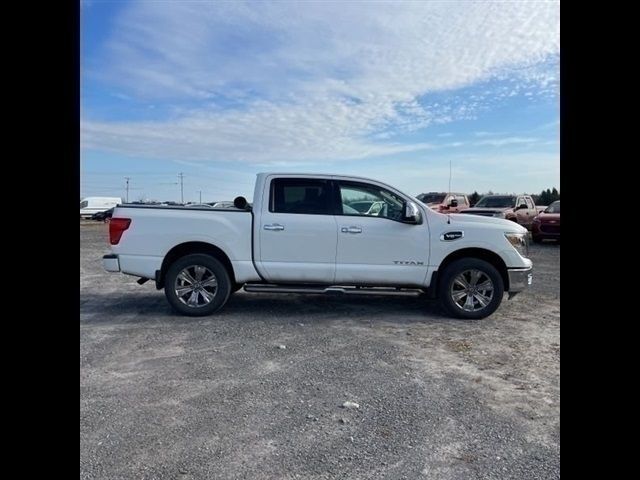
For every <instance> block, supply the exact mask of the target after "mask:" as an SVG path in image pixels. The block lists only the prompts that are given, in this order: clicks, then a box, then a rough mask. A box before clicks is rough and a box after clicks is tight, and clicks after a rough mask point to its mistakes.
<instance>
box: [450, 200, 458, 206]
mask: <svg viewBox="0 0 640 480" xmlns="http://www.w3.org/2000/svg"><path fill="white" fill-rule="evenodd" d="M449 205H451V206H452V207H457V206H458V199H457V198H454V199H453V200H451V201H450V202H449Z"/></svg>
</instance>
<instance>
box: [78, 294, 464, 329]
mask: <svg viewBox="0 0 640 480" xmlns="http://www.w3.org/2000/svg"><path fill="white" fill-rule="evenodd" d="M80 315H81V319H82V323H85V324H89V323H91V324H96V323H104V324H108V323H122V321H123V320H124V321H126V322H134V323H137V322H163V321H171V322H176V321H177V322H181V323H189V322H194V321H198V320H201V319H209V320H211V319H220V320H225V319H226V320H229V319H232V320H237V319H240V320H243V321H246V320H247V319H249V320H253V319H255V320H260V321H262V322H273V323H283V322H286V323H289V322H293V321H295V322H305V323H307V322H313V323H317V322H324V321H335V320H342V319H356V320H360V321H362V320H365V321H371V322H373V321H386V322H389V321H390V322H397V323H416V322H438V323H439V322H442V321H447V322H450V321H460V320H455V319H452V318H450V317H448V316H447V315H446V314H445V313H444V312H443V310H442V309H441V307H440V305H439V304H438V302H437V301H435V300H430V299H427V298H426V297H423V296H420V297H384V296H370V297H355V296H339V295H335V296H334V295H331V296H321V295H295V294H281V295H274V294H250V293H246V292H238V293H235V294H233V295H232V296H231V297H230V298H229V301H228V303H227V304H226V305H225V306H224V307H223V309H222V310H220V311H219V312H218V313H215V314H213V315H211V316H208V317H185V316H182V315H180V314H177V313H176V312H174V311H173V310H172V309H171V307H170V306H169V304H168V303H167V301H166V300H165V298H164V295H163V294H162V292H157V293H149V294H146V293H145V294H141V293H136V294H123V295H117V296H114V295H108V294H95V293H90V294H83V295H81V299H80ZM123 317H125V318H123ZM461 322H464V321H461Z"/></svg>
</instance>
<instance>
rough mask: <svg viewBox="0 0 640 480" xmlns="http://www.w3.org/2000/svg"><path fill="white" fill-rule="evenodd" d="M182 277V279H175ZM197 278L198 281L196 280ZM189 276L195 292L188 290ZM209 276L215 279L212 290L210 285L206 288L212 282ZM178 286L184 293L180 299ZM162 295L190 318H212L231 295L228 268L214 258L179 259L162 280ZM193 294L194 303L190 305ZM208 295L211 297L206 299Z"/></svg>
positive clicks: (197, 255) (192, 257) (191, 256)
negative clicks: (194, 286)
mask: <svg viewBox="0 0 640 480" xmlns="http://www.w3.org/2000/svg"><path fill="white" fill-rule="evenodd" d="M185 271H186V273H187V276H186V277H185V274H184V272H185ZM200 272H201V273H200ZM181 274H182V276H181V277H180V278H178V276H179V275H181ZM210 274H211V275H210ZM198 275H199V276H200V277H201V278H200V279H198V278H197V276H198ZM189 276H190V278H191V280H194V281H195V282H196V283H194V285H197V287H196V290H197V291H195V292H194V289H190V285H191V284H190V283H189V281H188V280H187V278H188V277H189ZM212 276H215V283H216V285H215V289H214V287H213V286H212V285H207V283H211V282H212V280H211V278H212ZM180 287H182V288H183V291H184V292H185V293H184V295H183V296H182V297H179V295H178V293H179V292H178V291H177V289H179V288H180ZM164 294H165V296H166V297H167V300H168V301H169V303H170V304H171V306H172V307H173V308H174V309H175V310H176V311H178V312H179V313H181V314H183V315H187V316H189V317H202V316H205V315H211V314H212V313H213V312H215V311H217V310H219V309H220V308H222V307H223V306H224V304H225V303H227V300H228V299H229V295H230V294H231V280H230V279H229V273H228V272H227V269H226V268H225V267H224V265H222V263H220V262H219V261H218V260H217V259H215V258H214V257H212V256H210V255H206V254H202V253H194V254H191V255H186V256H184V257H181V258H179V259H178V260H176V261H175V262H173V263H172V264H171V266H170V267H169V269H168V270H167V275H166V277H165V282H164ZM194 295H195V302H193V303H192V302H191V300H193V296H194ZM211 295H212V296H213V298H211V299H209V296H211ZM207 302H208V303H207Z"/></svg>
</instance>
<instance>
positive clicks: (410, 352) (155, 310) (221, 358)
mask: <svg viewBox="0 0 640 480" xmlns="http://www.w3.org/2000/svg"><path fill="white" fill-rule="evenodd" d="M80 241H81V249H80V256H81V264H80V289H81V290H80V365H81V366H80V392H81V398H80V441H81V443H80V477H81V478H83V479H165V478H166V479H180V480H186V479H294V478H299V479H334V478H340V479H365V478H366V479H369V478H385V479H409V480H413V479H421V478H424V479H438V480H439V479H554V478H559V477H560V471H559V464H560V459H559V456H560V447H559V440H560V431H559V420H560V406H559V401H560V397H559V374H560V372H559V370H560V368H559V367H560V311H559V306H560V285H559V281H560V267H559V261H560V247H559V246H558V245H554V244H545V245H541V246H538V245H533V246H532V251H531V258H532V260H533V262H534V268H535V270H534V285H533V287H532V289H531V290H530V291H529V292H526V293H523V294H521V295H518V296H516V297H515V298H514V299H513V300H511V301H506V300H505V303H503V305H502V306H501V307H500V309H499V310H498V311H497V313H495V314H494V315H493V316H492V317H490V318H488V319H485V320H480V321H475V322H467V321H460V320H454V319H450V318H447V317H446V316H444V314H443V313H442V312H441V311H440V309H439V307H438V306H437V304H435V303H433V302H429V301H427V300H425V299H423V298H402V297H400V298H393V297H377V298H353V297H349V298H343V297H323V296H315V295H314V296H296V295H260V294H249V293H245V292H238V293H237V294H234V295H232V297H231V299H230V300H229V303H228V304H227V306H226V308H225V309H224V310H223V311H222V312H220V313H219V314H217V315H216V316H212V317H208V318H199V319H193V318H186V317H181V316H177V315H175V314H173V313H172V312H171V310H170V308H169V306H168V304H167V302H166V301H165V298H164V293H163V292H162V291H157V290H156V289H155V287H154V285H153V283H152V282H148V283H146V284H145V285H143V286H139V285H138V284H136V282H135V281H136V278H135V277H130V276H125V275H121V274H108V273H106V272H104V271H103V270H102V266H101V257H102V255H103V254H104V253H106V252H107V251H108V248H107V230H106V226H105V225H103V224H93V223H88V224H87V223H85V224H82V225H81V227H80ZM280 346H285V347H286V348H280ZM345 401H352V402H357V403H358V404H359V408H358V409H355V408H354V409H347V408H342V404H343V403H344V402H345Z"/></svg>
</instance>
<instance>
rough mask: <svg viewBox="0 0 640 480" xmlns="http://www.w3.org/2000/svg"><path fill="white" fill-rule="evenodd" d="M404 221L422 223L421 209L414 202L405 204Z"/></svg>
mask: <svg viewBox="0 0 640 480" xmlns="http://www.w3.org/2000/svg"><path fill="white" fill-rule="evenodd" d="M402 221H403V222H404V223H413V224H418V223H421V215H420V209H419V208H418V206H417V205H416V204H415V203H413V202H407V203H405V206H404V218H403V219H402Z"/></svg>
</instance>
